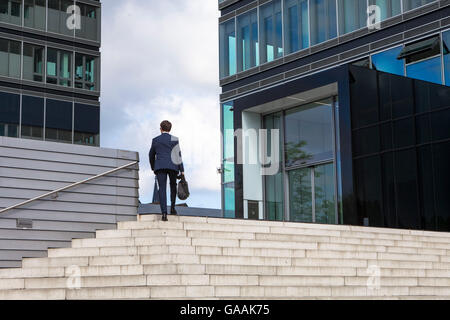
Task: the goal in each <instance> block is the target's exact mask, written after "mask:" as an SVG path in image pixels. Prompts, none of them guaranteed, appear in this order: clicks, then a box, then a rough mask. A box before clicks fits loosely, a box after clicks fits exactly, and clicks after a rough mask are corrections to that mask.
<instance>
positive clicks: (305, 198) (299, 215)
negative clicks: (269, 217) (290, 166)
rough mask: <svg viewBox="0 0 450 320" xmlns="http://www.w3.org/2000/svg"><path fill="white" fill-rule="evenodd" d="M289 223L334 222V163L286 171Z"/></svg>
mask: <svg viewBox="0 0 450 320" xmlns="http://www.w3.org/2000/svg"><path fill="white" fill-rule="evenodd" d="M288 180H289V221H296V222H315V223H326V224H335V223H336V210H335V208H336V197H335V175H334V165H333V163H325V164H321V165H317V166H312V167H305V168H300V169H294V170H290V171H288Z"/></svg>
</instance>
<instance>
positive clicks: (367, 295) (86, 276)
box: [0, 215, 450, 300]
mask: <svg viewBox="0 0 450 320" xmlns="http://www.w3.org/2000/svg"><path fill="white" fill-rule="evenodd" d="M149 298H150V299H449V298H450V233H437V232H424V231H412V230H394V229H380V228H365V227H352V226H331V225H316V224H302V223H283V222H268V221H248V220H246V221H244V220H229V219H218V218H205V217H186V216H169V221H168V222H162V221H160V216H159V215H146V216H138V221H129V222H120V223H118V229H117V230H101V231H97V234H96V238H94V239H75V240H73V241H72V247H71V248H59V249H50V250H49V251H48V258H26V259H24V260H23V264H22V268H20V269H19V268H16V269H2V270H0V300H3V299H149Z"/></svg>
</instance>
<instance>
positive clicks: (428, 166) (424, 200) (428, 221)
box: [417, 146, 436, 230]
mask: <svg viewBox="0 0 450 320" xmlns="http://www.w3.org/2000/svg"><path fill="white" fill-rule="evenodd" d="M417 161H418V169H419V172H418V175H419V180H418V181H419V200H420V212H421V220H422V227H423V229H425V230H436V216H435V213H434V183H433V174H432V172H433V163H432V149H431V146H423V147H420V148H418V149H417Z"/></svg>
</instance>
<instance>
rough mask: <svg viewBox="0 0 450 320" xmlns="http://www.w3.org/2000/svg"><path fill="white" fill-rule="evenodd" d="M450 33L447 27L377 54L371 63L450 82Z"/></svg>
mask: <svg viewBox="0 0 450 320" xmlns="http://www.w3.org/2000/svg"><path fill="white" fill-rule="evenodd" d="M449 34H450V31H446V32H443V33H442V34H441V35H439V34H438V35H435V36H432V37H429V38H426V39H422V40H419V41H415V42H411V43H407V44H405V45H402V46H398V47H395V48H392V49H388V50H385V51H382V52H379V53H376V54H373V55H372V56H371V62H372V64H371V67H372V69H375V70H378V71H384V72H388V73H392V74H396V75H403V76H407V77H410V78H414V79H418V80H424V81H429V82H434V83H438V84H446V85H450V78H449V71H448V70H449V49H448V43H449V42H450V41H449ZM369 66H370V65H369Z"/></svg>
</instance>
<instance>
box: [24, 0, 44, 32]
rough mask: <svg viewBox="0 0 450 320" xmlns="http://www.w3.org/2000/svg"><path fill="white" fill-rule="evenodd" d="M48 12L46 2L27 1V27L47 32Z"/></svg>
mask: <svg viewBox="0 0 450 320" xmlns="http://www.w3.org/2000/svg"><path fill="white" fill-rule="evenodd" d="M46 11H47V10H46V5H45V0H25V7H24V25H25V27H29V28H34V29H40V30H45V21H46Z"/></svg>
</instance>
